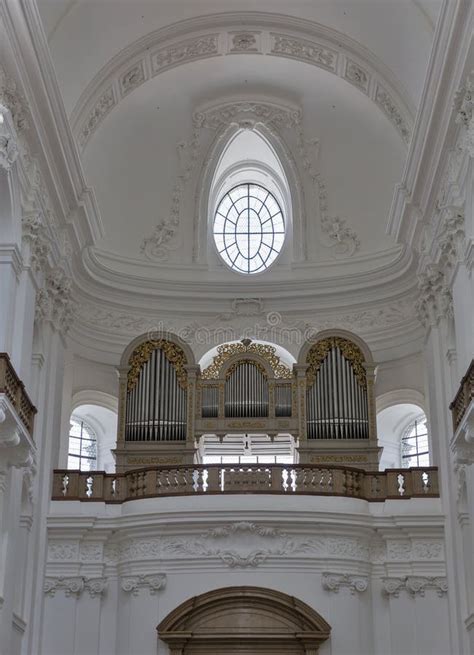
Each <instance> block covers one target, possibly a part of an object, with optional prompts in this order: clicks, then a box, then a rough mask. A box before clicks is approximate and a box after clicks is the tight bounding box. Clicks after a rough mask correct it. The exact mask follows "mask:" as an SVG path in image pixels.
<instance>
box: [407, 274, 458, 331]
mask: <svg viewBox="0 0 474 655" xmlns="http://www.w3.org/2000/svg"><path fill="white" fill-rule="evenodd" d="M418 289H419V299H418V301H417V303H416V305H415V308H416V311H417V314H418V318H419V320H420V323H421V324H422V325H424V326H425V327H429V326H435V325H437V324H438V323H439V321H440V320H441V319H443V318H452V317H453V297H452V293H451V290H450V289H449V287H448V286H447V285H446V282H445V277H444V274H443V272H442V271H441V270H440V268H439V267H438V266H437V265H436V264H428V265H427V267H426V269H425V271H424V272H423V273H422V274H420V275H419V276H418Z"/></svg>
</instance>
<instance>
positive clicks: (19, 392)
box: [0, 353, 36, 437]
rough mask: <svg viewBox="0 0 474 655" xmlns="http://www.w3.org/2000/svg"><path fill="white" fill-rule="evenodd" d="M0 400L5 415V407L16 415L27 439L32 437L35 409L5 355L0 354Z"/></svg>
mask: <svg viewBox="0 0 474 655" xmlns="http://www.w3.org/2000/svg"><path fill="white" fill-rule="evenodd" d="M0 399H2V400H3V401H4V402H5V401H6V402H5V407H2V408H1V409H2V411H3V413H6V409H7V405H10V407H9V409H13V410H14V411H15V413H16V414H17V416H18V418H19V419H20V422H21V423H22V425H23V427H24V429H25V430H26V432H27V433H28V435H29V437H33V421H34V417H35V414H36V408H35V406H34V405H33V403H32V402H31V400H30V398H29V396H28V394H27V393H26V391H25V386H24V384H23V382H22V381H21V380H20V378H19V377H18V375H17V374H16V372H15V369H14V368H13V366H12V363H11V361H10V358H9V356H8V355H7V353H0Z"/></svg>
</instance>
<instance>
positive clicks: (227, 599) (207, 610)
mask: <svg viewBox="0 0 474 655" xmlns="http://www.w3.org/2000/svg"><path fill="white" fill-rule="evenodd" d="M157 631H158V636H159V638H160V639H162V640H163V641H164V642H165V643H166V644H168V645H169V647H170V650H171V652H172V653H173V654H174V655H178V654H182V653H192V652H195V651H194V648H196V647H198V648H199V647H201V648H203V647H207V648H208V649H209V650H212V652H225V651H232V646H234V647H237V646H240V647H242V646H247V647H248V648H251V652H259V651H260V650H261V651H262V652H269V649H270V648H271V652H274V653H278V652H282V653H288V652H295V653H317V651H318V648H319V646H320V644H322V643H323V642H324V641H326V640H327V639H328V638H329V636H330V632H331V626H330V625H329V624H328V623H327V622H326V621H325V620H324V619H323V618H322V616H321V615H320V614H318V613H317V612H316V611H315V610H313V609H312V608H311V607H310V606H309V605H306V603H303V602H302V601H300V600H298V599H297V598H295V597H294V596H289V595H287V594H284V593H282V592H280V591H275V590H274V589H265V588H261V587H250V586H249V587H226V588H224V589H216V590H214V591H210V592H207V593H204V594H201V595H200V596H195V597H194V598H190V599H189V600H186V601H185V602H184V603H181V605H179V606H178V607H177V608H176V609H174V610H173V611H172V612H170V614H168V616H167V617H166V618H165V619H163V621H161V623H160V624H159V625H158V627H157ZM219 648H221V649H222V651H218V650H217V649H219Z"/></svg>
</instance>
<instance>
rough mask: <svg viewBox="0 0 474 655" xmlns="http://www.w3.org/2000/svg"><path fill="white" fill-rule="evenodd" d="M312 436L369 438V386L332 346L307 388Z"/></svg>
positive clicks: (308, 428)
mask: <svg viewBox="0 0 474 655" xmlns="http://www.w3.org/2000/svg"><path fill="white" fill-rule="evenodd" d="M306 420H307V437H308V439H368V438H369V428H368V407H367V386H366V385H364V384H361V382H360V380H359V379H358V377H357V375H356V373H355V372H354V369H353V366H352V364H351V362H350V361H349V360H348V359H346V357H345V356H344V355H343V353H342V351H341V349H340V348H339V347H338V346H337V345H334V346H333V347H331V348H330V349H329V351H328V353H327V354H326V356H325V357H324V359H323V360H322V362H321V363H320V365H319V368H318V370H317V372H316V374H315V377H314V381H313V383H312V384H310V385H309V386H308V388H307V391H306Z"/></svg>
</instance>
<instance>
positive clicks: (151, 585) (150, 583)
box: [120, 573, 166, 596]
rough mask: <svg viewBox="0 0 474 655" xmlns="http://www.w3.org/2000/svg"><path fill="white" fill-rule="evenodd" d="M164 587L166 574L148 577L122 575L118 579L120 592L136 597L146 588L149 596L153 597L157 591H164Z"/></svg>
mask: <svg viewBox="0 0 474 655" xmlns="http://www.w3.org/2000/svg"><path fill="white" fill-rule="evenodd" d="M165 586H166V574H165V573H158V574H150V575H124V576H122V577H121V579H120V587H121V589H122V591H125V592H126V593H131V594H132V595H133V596H138V594H139V592H140V589H142V588H145V587H148V590H149V592H150V596H154V595H155V594H156V593H157V592H158V591H160V590H161V589H164V588H165Z"/></svg>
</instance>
